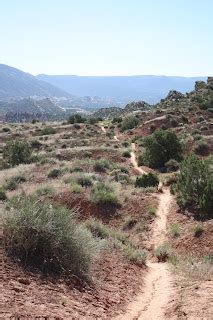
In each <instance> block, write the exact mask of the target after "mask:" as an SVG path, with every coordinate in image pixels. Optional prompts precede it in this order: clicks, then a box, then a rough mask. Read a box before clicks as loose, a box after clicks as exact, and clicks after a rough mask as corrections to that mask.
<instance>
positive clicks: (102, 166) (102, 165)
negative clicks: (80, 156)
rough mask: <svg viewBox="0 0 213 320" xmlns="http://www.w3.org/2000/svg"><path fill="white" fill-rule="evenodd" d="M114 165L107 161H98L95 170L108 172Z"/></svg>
mask: <svg viewBox="0 0 213 320" xmlns="http://www.w3.org/2000/svg"><path fill="white" fill-rule="evenodd" d="M111 167H112V164H111V162H110V161H109V160H107V159H101V160H97V161H96V162H95V164H94V170H95V171H97V172H106V171H107V169H111Z"/></svg>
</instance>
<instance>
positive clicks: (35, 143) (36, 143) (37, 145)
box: [30, 140, 42, 149]
mask: <svg viewBox="0 0 213 320" xmlns="http://www.w3.org/2000/svg"><path fill="white" fill-rule="evenodd" d="M30 144H31V147H32V148H33V149H40V148H41V147H42V143H41V142H40V141H38V140H33V141H31V143H30Z"/></svg>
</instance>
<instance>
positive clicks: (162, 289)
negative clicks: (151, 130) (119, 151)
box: [115, 144, 174, 320]
mask: <svg viewBox="0 0 213 320" xmlns="http://www.w3.org/2000/svg"><path fill="white" fill-rule="evenodd" d="M131 161H132V164H133V166H134V167H135V169H137V170H138V172H140V173H142V174H144V173H145V172H144V171H143V170H142V169H141V168H139V167H138V165H137V162H136V157H135V144H132V153H131ZM139 169H141V170H139ZM172 200H173V198H172V196H171V194H170V191H169V189H164V190H163V193H161V194H160V195H159V205H158V210H157V213H156V215H157V217H156V220H155V223H154V227H153V233H152V237H151V246H152V248H153V249H155V248H156V247H157V246H158V245H159V244H161V243H162V242H164V241H165V240H166V223H167V215H168V213H169V210H170V205H171V203H172ZM147 266H148V273H147V276H146V278H145V282H144V286H143V288H142V291H141V292H140V293H139V295H138V296H137V297H136V299H135V300H134V301H132V302H130V304H129V305H128V306H127V311H126V313H125V314H122V315H119V316H117V317H116V318H115V319H116V320H164V319H165V311H166V308H167V305H168V303H169V301H170V299H171V297H172V296H173V293H174V292H173V290H174V289H173V285H172V280H173V279H172V275H171V273H170V271H169V266H168V264H167V263H162V262H161V263H158V262H152V260H151V259H150V260H149V261H148V263H147Z"/></svg>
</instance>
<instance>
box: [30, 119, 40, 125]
mask: <svg viewBox="0 0 213 320" xmlns="http://www.w3.org/2000/svg"><path fill="white" fill-rule="evenodd" d="M37 122H39V120H37V119H33V120H32V121H31V123H32V124H35V123H37Z"/></svg>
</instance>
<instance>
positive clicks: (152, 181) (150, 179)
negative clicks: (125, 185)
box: [135, 172, 159, 188]
mask: <svg viewBox="0 0 213 320" xmlns="http://www.w3.org/2000/svg"><path fill="white" fill-rule="evenodd" d="M158 183H159V179H158V177H157V176H156V174H153V173H151V172H149V173H148V174H143V175H142V176H140V177H137V178H136V181H135V187H140V188H148V187H156V186H157V185H158Z"/></svg>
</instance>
